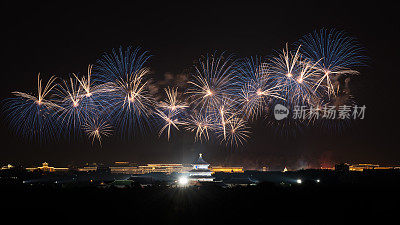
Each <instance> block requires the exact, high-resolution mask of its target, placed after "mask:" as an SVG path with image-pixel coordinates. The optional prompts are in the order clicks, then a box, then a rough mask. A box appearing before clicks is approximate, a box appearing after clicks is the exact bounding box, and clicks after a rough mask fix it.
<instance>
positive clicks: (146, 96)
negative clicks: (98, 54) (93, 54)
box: [96, 48, 154, 136]
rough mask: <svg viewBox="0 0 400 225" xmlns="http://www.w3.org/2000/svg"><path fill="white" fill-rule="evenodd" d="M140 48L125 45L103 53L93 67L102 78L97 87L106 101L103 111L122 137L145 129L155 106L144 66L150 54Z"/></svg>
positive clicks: (147, 71) (146, 69)
mask: <svg viewBox="0 0 400 225" xmlns="http://www.w3.org/2000/svg"><path fill="white" fill-rule="evenodd" d="M139 50H140V49H139V48H136V49H135V50H134V51H133V52H132V51H131V50H130V48H127V50H126V51H125V52H124V51H123V50H122V48H120V49H119V54H117V53H116V52H115V51H114V50H113V53H112V55H108V54H105V55H103V57H102V58H101V60H99V61H98V66H97V67H96V71H97V72H96V76H97V77H98V79H99V80H103V81H104V83H103V84H102V85H101V87H100V90H101V92H102V93H104V98H105V99H106V102H107V103H106V106H105V107H104V108H105V109H104V114H106V116H107V117H108V119H109V120H110V121H112V122H113V123H114V124H115V126H116V127H119V128H120V131H121V135H122V136H130V135H131V134H132V133H134V132H135V131H136V130H137V129H139V130H140V131H143V130H144V129H146V127H147V126H148V125H149V122H148V119H149V116H150V115H151V114H152V107H153V105H154V100H153V97H152V96H151V95H150V93H149V91H148V81H147V80H146V78H145V77H146V75H148V73H149V69H148V68H143V65H144V63H145V62H146V61H147V59H148V58H149V57H150V56H148V55H147V52H144V53H139Z"/></svg>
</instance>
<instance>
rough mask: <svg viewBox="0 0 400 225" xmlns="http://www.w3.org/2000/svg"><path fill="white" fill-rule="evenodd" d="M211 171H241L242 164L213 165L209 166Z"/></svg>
mask: <svg viewBox="0 0 400 225" xmlns="http://www.w3.org/2000/svg"><path fill="white" fill-rule="evenodd" d="M211 171H212V172H213V173H216V172H223V173H243V172H244V171H243V167H242V166H228V167H224V166H213V167H211Z"/></svg>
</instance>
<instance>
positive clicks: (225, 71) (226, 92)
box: [187, 53, 237, 111]
mask: <svg viewBox="0 0 400 225" xmlns="http://www.w3.org/2000/svg"><path fill="white" fill-rule="evenodd" d="M234 63H235V60H233V56H232V55H228V56H227V57H225V56H224V54H223V53H222V54H221V55H219V56H216V55H215V54H214V55H211V56H210V55H207V56H206V57H205V58H203V59H200V60H199V63H198V65H196V66H195V74H194V80H192V81H189V84H191V87H190V88H189V89H188V91H187V94H188V95H189V96H190V100H191V101H192V104H193V105H194V108H198V107H199V109H200V110H201V111H203V110H206V111H208V110H213V109H214V108H216V107H218V106H219V105H220V104H221V103H222V102H226V101H227V100H231V99H233V97H234V95H235V85H236V81H235V80H236V79H237V77H236V74H235V70H234V67H233V65H234Z"/></svg>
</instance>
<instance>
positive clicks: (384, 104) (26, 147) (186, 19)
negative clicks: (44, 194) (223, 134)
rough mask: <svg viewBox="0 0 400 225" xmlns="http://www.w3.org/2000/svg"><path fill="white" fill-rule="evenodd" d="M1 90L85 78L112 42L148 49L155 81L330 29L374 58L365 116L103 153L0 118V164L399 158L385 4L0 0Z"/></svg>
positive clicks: (391, 12) (307, 162) (360, 92)
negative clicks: (24, 134)
mask: <svg viewBox="0 0 400 225" xmlns="http://www.w3.org/2000/svg"><path fill="white" fill-rule="evenodd" d="M1 4H2V5H1V8H2V13H1V17H2V18H1V23H2V26H1V33H2V35H1V36H2V37H3V41H2V48H1V54H2V60H1V64H2V66H1V74H2V86H1V87H2V88H1V90H0V91H1V99H2V100H4V99H5V98H8V97H11V92H12V91H15V90H19V91H23V92H28V93H29V92H30V93H32V92H34V91H36V78H37V77H36V76H37V74H38V73H39V72H40V73H41V74H42V75H43V76H44V78H45V80H47V79H48V78H49V77H50V76H51V75H56V76H57V77H61V78H67V77H68V75H69V74H70V73H72V72H74V73H79V74H85V72H86V70H87V66H88V65H89V64H94V63H95V61H96V59H98V58H99V57H100V56H101V54H102V53H104V52H110V51H111V50H112V49H113V48H118V47H119V46H124V47H126V46H141V47H142V48H143V49H146V50H148V51H150V53H151V54H152V55H153V57H152V58H151V60H150V62H149V64H148V65H149V66H150V67H151V70H152V73H153V75H152V76H153V77H154V78H155V79H163V78H164V75H165V74H166V73H171V74H180V73H182V72H184V71H186V70H187V69H188V68H190V67H191V66H192V64H193V61H194V60H196V59H198V57H199V56H201V55H204V54H206V53H211V52H213V51H215V50H218V51H220V52H221V51H228V52H229V53H234V54H236V56H237V57H247V56H254V55H260V56H267V55H270V54H271V53H273V50H279V49H282V48H283V47H284V45H285V43H286V42H289V43H293V42H294V41H296V40H297V39H298V38H299V37H301V36H302V35H304V34H307V33H309V32H312V31H313V30H315V29H320V28H328V29H329V28H336V29H339V30H345V31H347V32H348V33H349V34H350V35H352V36H354V37H356V38H358V40H359V41H360V42H361V43H362V45H363V46H364V47H365V49H366V52H367V56H368V58H369V61H368V66H367V67H364V68H362V69H361V70H360V72H361V75H360V76H359V77H357V78H355V79H352V80H351V88H352V93H353V95H354V96H355V97H356V100H357V103H358V105H364V104H365V105H366V106H367V111H366V118H365V119H364V120H362V121H357V122H356V123H354V124H353V126H352V127H351V128H350V129H346V130H344V131H343V132H341V133H340V134H335V135H329V136H328V135H319V134H312V133H303V134H299V135H296V136H294V137H293V136H291V137H282V136H280V135H277V134H276V133H274V132H273V131H271V130H270V129H267V128H266V126H265V121H263V120H262V119H261V120H259V121H258V122H257V124H253V125H252V137H251V138H250V139H249V141H248V143H247V144H246V145H244V146H243V147H242V148H240V149H236V150H234V149H231V148H226V147H224V146H219V145H216V144H200V143H193V137H192V135H191V134H187V133H182V132H180V133H176V132H175V133H174V135H173V137H172V139H171V141H170V142H167V141H166V138H165V137H162V138H160V139H159V138H158V137H157V132H156V131H155V132H153V133H150V134H147V135H144V136H145V137H140V136H138V137H135V138H133V139H131V140H125V141H121V140H120V139H119V138H116V137H114V138H110V139H108V140H105V141H104V144H103V148H99V147H98V146H94V147H92V146H91V145H90V143H88V141H85V140H82V141H76V142H70V143H69V142H66V141H60V142H59V143H52V144H42V145H39V144H30V143H27V142H26V141H24V140H21V139H19V138H18V137H16V136H15V135H13V134H12V133H11V131H10V129H9V128H8V127H7V125H6V124H5V120H4V114H2V116H1V118H2V119H1V131H0V132H1V142H2V144H1V146H2V147H1V150H0V162H1V163H2V164H5V163H14V164H15V163H17V164H18V163H24V164H35V165H36V164H38V163H40V162H43V161H48V162H50V164H56V165H70V164H73V163H75V164H77V163H82V162H96V161H97V162H113V161H116V160H125V161H134V162H138V163H150V162H171V163H172V162H177V163H180V162H190V161H191V160H193V157H194V156H195V155H196V154H197V153H199V152H202V153H204V157H205V159H206V160H207V161H209V162H211V163H213V164H225V165H244V166H246V167H248V168H256V167H260V166H269V167H270V168H272V169H280V168H282V167H283V166H285V165H286V166H288V167H289V168H292V169H298V168H302V167H303V168H307V167H319V166H321V165H322V166H332V165H333V164H334V163H337V162H350V163H378V164H381V165H399V164H400V157H399V156H400V154H399V152H398V150H399V149H398V145H397V142H396V143H395V137H397V136H398V131H397V127H396V126H397V125H395V124H397V122H398V116H397V115H396V112H395V111H396V110H395V108H396V107H397V103H396V99H398V87H397V85H398V83H397V81H396V79H397V78H398V75H399V74H398V69H397V67H398V62H399V60H400V54H399V52H400V49H399V44H398V40H399V34H400V32H399V24H398V23H397V21H398V20H397V19H398V18H397V16H396V15H397V13H398V12H397V11H395V9H394V7H392V6H390V5H386V4H382V5H374V4H369V3H368V1H363V2H362V4H349V1H344V2H342V3H339V2H337V1H324V3H305V2H303V1H301V3H300V2H299V3H293V4H289V3H287V2H285V1H271V2H270V1H268V3H267V4H263V5H260V4H258V3H248V2H247V1H241V3H240V2H238V3H232V2H231V1H230V2H226V3H215V2H213V1H211V2H205V1H196V2H195V3H184V4H182V3H181V4H175V3H172V2H170V1H167V2H166V3H163V4H160V3H159V2H157V1H155V2H150V3H148V4H146V5H144V4H143V1H140V3H139V2H137V3H130V4H129V5H128V4H127V3H125V2H123V3H117V2H115V1H109V2H108V3H107V4H105V5H101V4H100V1H97V2H94V3H91V4H89V3H80V4H74V5H72V4H67V3H64V4H61V3H40V4H39V3H37V2H35V4H31V5H29V4H28V5H26V4H22V3H20V4H16V5H10V4H9V3H1Z"/></svg>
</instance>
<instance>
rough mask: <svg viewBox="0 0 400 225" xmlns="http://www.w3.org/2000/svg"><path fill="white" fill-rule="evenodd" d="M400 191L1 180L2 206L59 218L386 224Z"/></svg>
mask: <svg viewBox="0 0 400 225" xmlns="http://www.w3.org/2000/svg"><path fill="white" fill-rule="evenodd" d="M399 193H400V192H399V185H398V184H395V183H393V182H391V183H390V184H383V183H379V184H371V183H369V184H368V185H366V184H349V183H347V184H329V185H325V184H323V183H321V184H312V183H305V184H302V185H290V186H288V185H286V186H283V185H279V184H274V183H268V182H264V183H260V184H258V185H255V186H246V187H233V188H221V187H218V186H202V187H187V188H178V187H175V188H173V187H167V186H163V185H153V186H149V187H141V186H139V185H134V186H133V187H131V188H123V189H121V188H115V187H111V188H107V189H99V188H97V187H90V186H87V187H70V188H61V187H57V186H26V185H14V186H10V185H8V186H3V187H2V188H1V196H2V197H1V206H2V207H3V209H1V211H0V212H1V213H0V214H2V215H3V216H2V219H3V218H6V217H10V218H13V220H20V219H23V220H27V221H42V220H43V221H48V222H51V224H53V223H54V224H59V223H61V222H63V221H70V222H74V223H79V224H81V223H87V222H90V223H93V224H95V223H98V222H106V221H108V223H117V222H119V221H125V222H129V223H130V224H136V223H139V224H145V223H149V224H152V223H161V224H231V223H234V224H236V223H238V222H239V221H241V224H361V223H364V224H370V223H372V221H373V220H372V219H377V220H378V222H377V223H376V224H386V223H388V222H389V221H390V220H391V219H393V218H394V219H396V214H398V213H399V208H398V205H399V204H400V203H399ZM54 216H56V217H54ZM108 219H111V221H110V220H108ZM395 221H398V220H397V219H396V220H395ZM396 223H397V222H394V223H393V224H396Z"/></svg>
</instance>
